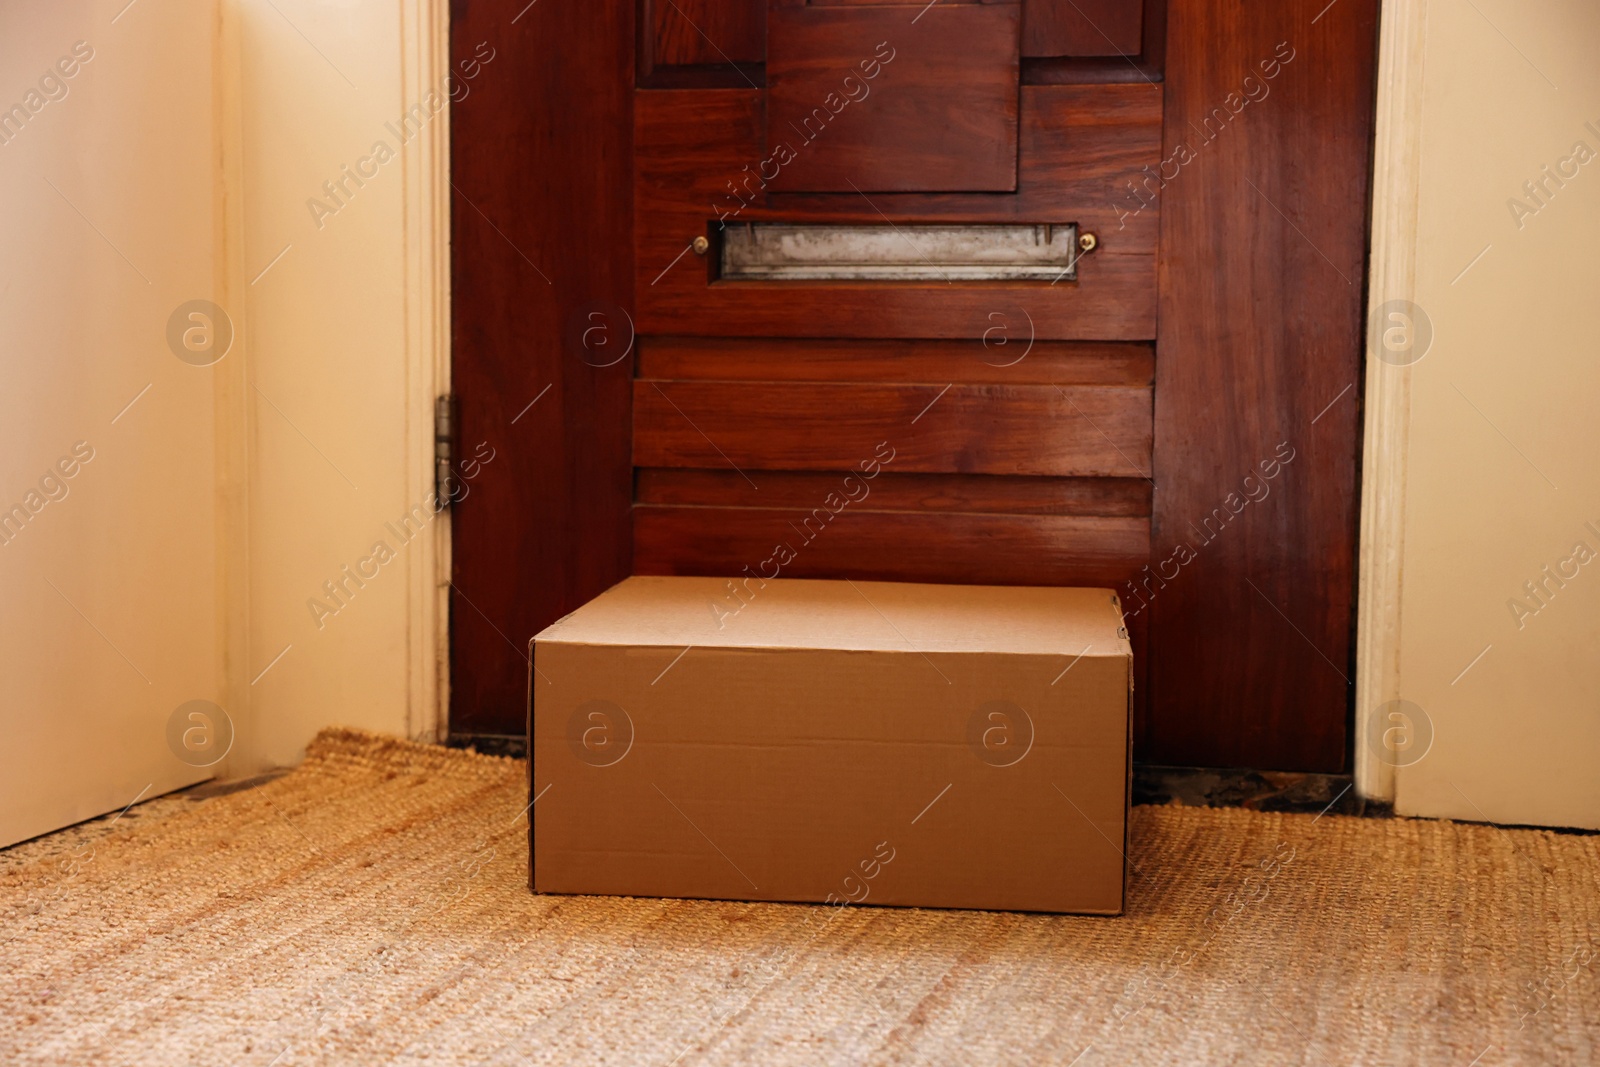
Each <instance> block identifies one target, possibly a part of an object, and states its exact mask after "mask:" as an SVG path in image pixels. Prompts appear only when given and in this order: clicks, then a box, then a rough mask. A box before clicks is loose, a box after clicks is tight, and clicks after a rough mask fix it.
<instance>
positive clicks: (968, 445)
mask: <svg viewBox="0 0 1600 1067" xmlns="http://www.w3.org/2000/svg"><path fill="white" fill-rule="evenodd" d="M1150 420H1151V415H1150V390H1149V389H1145V388H1138V387H1129V386H1044V385H1018V386H1010V385H962V384H946V385H945V386H939V385H902V384H893V383H888V384H884V383H871V382H863V383H854V382H715V381H672V382H663V381H657V380H655V379H649V380H641V381H638V382H636V383H635V384H634V420H633V461H634V463H635V465H637V466H641V467H709V468H720V469H728V468H732V469H734V470H741V471H744V472H745V473H746V474H747V475H751V474H753V473H754V472H756V471H760V470H767V469H775V470H817V469H823V470H833V469H838V470H851V469H853V468H855V466H856V465H857V463H858V462H860V461H861V460H864V459H868V458H870V457H871V456H872V455H873V454H874V450H875V449H876V447H877V446H878V445H879V443H880V442H888V444H889V447H890V448H891V449H893V450H894V452H895V456H896V458H895V460H894V463H895V469H896V470H900V471H924V472H932V473H945V472H962V473H972V474H1049V475H1105V476H1115V477H1130V476H1131V477H1144V476H1146V475H1148V474H1149V471H1150ZM754 480H755V481H756V482H757V484H759V481H760V479H759V478H756V479H754Z"/></svg>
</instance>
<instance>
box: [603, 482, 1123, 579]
mask: <svg viewBox="0 0 1600 1067" xmlns="http://www.w3.org/2000/svg"><path fill="white" fill-rule="evenodd" d="M815 508H817V509H821V515H817V516H815V517H812V518H811V519H810V522H809V523H807V522H806V521H804V520H806V518H807V516H810V515H812V514H813V512H812V511H811V510H806V511H802V510H799V509H792V510H791V509H785V508H686V507H661V506H655V505H637V506H635V508H634V510H633V545H634V558H633V571H634V573H635V574H698V575H726V576H729V577H735V576H738V575H740V574H741V573H743V568H745V567H749V568H750V573H752V574H764V575H766V576H768V577H772V576H774V564H775V563H777V562H778V561H779V560H782V559H785V558H787V559H788V562H787V563H783V564H781V565H780V566H779V569H778V571H777V573H778V574H780V575H781V576H783V577H788V578H873V579H880V580H888V581H907V582H960V583H967V584H992V585H1103V586H1113V585H1115V584H1117V583H1119V582H1121V581H1123V580H1125V579H1128V578H1131V577H1133V575H1134V573H1135V572H1136V571H1137V570H1138V569H1139V568H1140V567H1142V566H1144V564H1145V563H1146V562H1147V561H1148V559H1149V555H1150V526H1149V521H1148V520H1147V519H1145V518H1108V517H1072V516H1059V515H984V514H960V513H916V512H892V511H855V512H853V511H852V510H851V507H845V508H844V509H843V510H842V511H840V512H839V513H838V514H836V515H835V514H831V513H830V512H829V511H828V509H826V508H825V507H823V504H822V502H821V501H820V500H819V501H818V502H817V503H816V505H815ZM824 516H826V517H824ZM778 546H786V547H787V548H788V550H789V551H788V552H787V553H779V554H778V555H777V556H776V557H775V551H776V550H777V549H778ZM791 556H792V558H791ZM769 561H770V562H769Z"/></svg>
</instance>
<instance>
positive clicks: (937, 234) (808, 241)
mask: <svg viewBox="0 0 1600 1067" xmlns="http://www.w3.org/2000/svg"><path fill="white" fill-rule="evenodd" d="M1079 254H1080V249H1079V247H1078V228H1077V226H1076V225H1073V224H1071V223H1067V224H1063V225H1031V226H1016V225H1006V226H993V225H973V226H952V225H939V226H895V225H888V226H823V225H804V226H802V225H794V224H791V223H783V222H752V223H742V224H740V223H735V224H734V225H732V226H729V227H728V228H727V229H726V230H724V231H723V233H722V278H723V279H724V280H727V281H790V280H802V279H829V280H834V281H1047V282H1053V281H1058V280H1063V281H1073V280H1075V279H1076V277H1077V269H1078V268H1077V261H1078V256H1079Z"/></svg>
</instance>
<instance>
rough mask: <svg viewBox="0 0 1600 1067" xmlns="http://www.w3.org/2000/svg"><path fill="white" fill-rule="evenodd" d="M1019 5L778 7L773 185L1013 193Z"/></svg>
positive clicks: (772, 44)
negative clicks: (776, 165)
mask: <svg viewBox="0 0 1600 1067" xmlns="http://www.w3.org/2000/svg"><path fill="white" fill-rule="evenodd" d="M1021 12H1022V9H1021V7H1020V6H1019V5H1018V4H1017V3H1015V2H1013V3H1003V4H943V5H934V6H932V7H918V6H915V5H908V6H879V5H874V6H871V7H861V6H856V5H835V6H826V7H825V6H815V5H812V6H789V5H779V6H775V7H774V8H773V9H772V11H771V12H770V13H769V15H768V28H769V32H768V36H767V69H766V73H767V123H766V130H767V140H766V148H767V151H766V153H765V155H766V157H768V158H773V157H777V158H778V159H779V161H780V162H782V161H783V160H784V156H785V154H787V155H792V157H793V158H792V159H789V160H788V161H787V162H785V163H784V165H783V166H782V167H781V169H780V170H779V172H778V173H777V174H776V175H775V176H774V177H773V179H772V183H773V187H774V188H775V189H781V190H787V191H805V192H838V193H850V192H860V193H877V192H1011V191H1013V190H1015V189H1016V187H1017V84H1018V74H1017V62H1018V55H1017V42H1018V36H1019V32H1020V26H1021Z"/></svg>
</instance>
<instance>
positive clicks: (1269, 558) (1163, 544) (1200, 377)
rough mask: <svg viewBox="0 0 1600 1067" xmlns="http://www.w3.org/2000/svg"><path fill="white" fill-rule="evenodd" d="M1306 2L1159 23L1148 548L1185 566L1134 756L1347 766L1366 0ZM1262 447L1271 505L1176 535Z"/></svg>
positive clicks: (1367, 84)
mask: <svg viewBox="0 0 1600 1067" xmlns="http://www.w3.org/2000/svg"><path fill="white" fill-rule="evenodd" d="M1320 6H1321V5H1311V6H1309V7H1304V8H1302V7H1298V6H1290V5H1273V6H1270V7H1255V6H1252V7H1250V8H1248V9H1245V8H1241V7H1239V6H1238V5H1229V4H1221V3H1217V2H1215V0H1172V4H1171V7H1170V10H1169V18H1170V23H1169V26H1168V31H1169V32H1168V37H1167V80H1166V87H1167V93H1168V101H1167V146H1166V147H1167V152H1168V154H1169V156H1170V155H1171V154H1172V153H1175V152H1177V151H1178V149H1179V146H1180V145H1184V146H1187V147H1188V149H1189V151H1190V152H1191V153H1192V155H1193V157H1194V158H1193V160H1192V162H1190V163H1188V164H1186V165H1185V166H1183V168H1182V171H1181V173H1180V174H1179V175H1178V176H1177V177H1176V178H1174V179H1173V180H1171V181H1170V183H1169V184H1168V185H1167V187H1166V189H1165V190H1164V191H1163V192H1162V193H1161V199H1162V201H1163V204H1162V264H1161V331H1160V336H1159V340H1158V345H1157V361H1156V392H1155V395H1156V447H1155V455H1156V474H1155V481H1156V485H1157V486H1158V487H1159V489H1158V491H1157V493H1156V497H1155V523H1154V527H1153V530H1152V550H1153V558H1154V559H1156V560H1157V561H1161V560H1165V559H1168V558H1170V555H1171V553H1172V552H1173V551H1174V549H1175V547H1176V546H1177V545H1179V544H1188V545H1190V546H1191V547H1192V549H1193V551H1194V553H1195V557H1196V558H1195V559H1194V560H1193V561H1192V562H1190V563H1187V564H1186V565H1183V566H1182V568H1181V570H1180V571H1178V572H1177V573H1176V576H1175V577H1173V578H1172V579H1171V580H1170V581H1166V582H1162V583H1160V585H1159V586H1158V588H1157V589H1156V590H1155V592H1154V595H1153V597H1152V599H1151V600H1150V602H1149V607H1148V608H1147V609H1145V611H1146V613H1147V614H1148V623H1149V626H1150V647H1151V650H1152V655H1153V657H1154V658H1153V659H1152V661H1151V664H1150V679H1149V688H1150V697H1151V698H1150V705H1149V706H1150V714H1149V716H1148V717H1147V718H1146V719H1145V720H1143V722H1142V723H1141V726H1140V736H1139V750H1140V752H1141V754H1142V757H1143V758H1145V759H1150V760H1155V761H1168V762H1173V761H1176V762H1186V763H1200V764H1212V765H1218V766H1249V767H1273V768H1283V769H1293V770H1316V771H1336V770H1340V769H1342V768H1344V767H1346V766H1347V759H1348V755H1347V750H1346V736H1347V723H1348V719H1349V715H1350V689H1349V686H1350V682H1349V679H1350V677H1351V676H1352V669H1351V668H1352V665H1351V657H1352V642H1351V620H1352V601H1353V596H1354V592H1355V571H1354V566H1355V554H1354V549H1355V543H1356V538H1355V532H1356V491H1355V490H1356V472H1357V462H1358V451H1359V441H1360V437H1359V418H1360V415H1359V413H1360V392H1361V385H1360V378H1359V371H1360V366H1361V349H1362V333H1363V330H1362V279H1363V278H1364V276H1365V265H1364V264H1365V247H1366V206H1367V191H1368V182H1369V173H1370V169H1369V168H1370V144H1371V138H1372V123H1373V106H1372V104H1373V100H1372V91H1373V84H1374V62H1375V39H1376V32H1377V3H1376V0H1344V2H1342V3H1340V4H1338V5H1337V6H1335V7H1333V8H1332V9H1330V10H1328V11H1327V12H1325V13H1324V14H1323V16H1322V17H1321V19H1320V20H1319V21H1318V22H1317V23H1316V25H1314V26H1313V25H1312V24H1311V20H1312V18H1313V17H1315V16H1316V15H1317V13H1318V9H1319V8H1320ZM1291 53H1292V57H1293V58H1292V59H1289V58H1287V57H1288V56H1289V55H1290V54H1291ZM1270 60H1276V61H1277V62H1278V63H1279V64H1280V69H1279V70H1278V73H1277V76H1276V77H1275V78H1272V79H1270V81H1267V82H1266V84H1268V85H1270V87H1271V92H1270V95H1268V96H1266V97H1265V98H1264V99H1261V100H1259V101H1256V102H1252V103H1250V104H1248V105H1246V106H1244V107H1242V108H1241V109H1240V110H1239V111H1238V113H1237V114H1234V113H1232V112H1233V108H1232V106H1230V103H1229V94H1230V93H1242V92H1243V89H1244V86H1243V85H1242V78H1243V74H1244V73H1246V72H1249V73H1253V74H1254V75H1255V76H1256V77H1257V78H1258V79H1261V78H1262V77H1263V75H1262V68H1261V66H1260V65H1261V64H1262V63H1263V62H1264V61H1270ZM1219 108H1221V109H1224V110H1223V111H1222V112H1221V116H1219V115H1218V111H1217V109H1219ZM1208 119H1209V120H1211V123H1212V125H1213V126H1217V125H1218V123H1219V122H1221V123H1222V127H1221V128H1219V129H1217V130H1215V131H1214V132H1209V133H1208V132H1207V131H1208V129H1209V127H1208V126H1207V120H1208ZM1330 405H1331V406H1330ZM1324 409H1326V410H1324ZM1284 442H1287V443H1288V446H1289V447H1291V448H1293V449H1294V450H1295V451H1296V458H1295V460H1294V461H1293V462H1292V463H1291V464H1289V465H1288V466H1287V467H1285V468H1284V470H1283V471H1282V472H1281V473H1280V475H1279V476H1278V478H1277V479H1276V480H1275V481H1274V482H1273V484H1272V492H1271V495H1270V496H1269V497H1267V498H1265V499H1263V500H1261V501H1259V502H1252V503H1250V504H1249V505H1248V506H1246V507H1244V508H1243V509H1242V511H1241V513H1240V514H1238V515H1237V516H1236V517H1234V518H1233V519H1232V520H1231V521H1230V522H1229V523H1228V524H1227V526H1226V528H1225V529H1222V530H1221V531H1220V533H1218V534H1217V535H1216V536H1215V537H1210V538H1208V537H1202V536H1201V535H1199V534H1197V533H1196V532H1195V527H1193V526H1192V525H1191V524H1194V523H1200V522H1202V521H1203V520H1202V516H1207V515H1212V514H1213V513H1214V511H1215V510H1216V509H1217V508H1219V507H1224V506H1225V502H1227V501H1228V500H1229V498H1230V494H1234V498H1235V499H1237V496H1238V495H1240V494H1242V493H1243V491H1244V490H1243V488H1242V480H1243V478H1244V477H1245V476H1246V475H1249V474H1251V473H1252V472H1253V471H1254V470H1255V469H1256V468H1257V465H1258V463H1259V462H1260V461H1262V460H1263V459H1268V458H1270V457H1272V456H1273V455H1274V452H1275V450H1276V449H1278V448H1279V446H1280V443H1284ZM1168 572H1169V573H1171V569H1170V567H1169V568H1168ZM1125 599H1126V598H1125Z"/></svg>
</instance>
